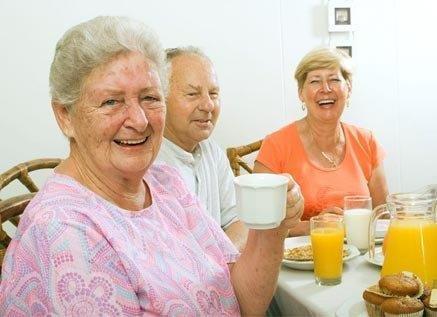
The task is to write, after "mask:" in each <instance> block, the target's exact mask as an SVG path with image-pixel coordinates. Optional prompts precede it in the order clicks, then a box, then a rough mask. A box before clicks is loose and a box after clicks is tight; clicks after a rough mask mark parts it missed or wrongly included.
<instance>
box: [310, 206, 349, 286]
mask: <svg viewBox="0 0 437 317" xmlns="http://www.w3.org/2000/svg"><path fill="white" fill-rule="evenodd" d="M310 235H311V246H312V249H313V260H314V276H315V279H316V284H318V285H337V284H340V283H341V274H342V271H343V240H344V225H343V217H341V216H339V215H334V214H323V215H319V216H315V217H312V218H311V219H310Z"/></svg>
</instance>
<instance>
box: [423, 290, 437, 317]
mask: <svg viewBox="0 0 437 317" xmlns="http://www.w3.org/2000/svg"><path fill="white" fill-rule="evenodd" d="M432 294H433V301H432V302H431V290H429V291H427V292H425V293H424V296H423V298H422V302H423V305H424V306H425V316H427V317H437V302H434V298H436V301H437V289H433V290H432ZM434 294H435V295H434Z"/></svg>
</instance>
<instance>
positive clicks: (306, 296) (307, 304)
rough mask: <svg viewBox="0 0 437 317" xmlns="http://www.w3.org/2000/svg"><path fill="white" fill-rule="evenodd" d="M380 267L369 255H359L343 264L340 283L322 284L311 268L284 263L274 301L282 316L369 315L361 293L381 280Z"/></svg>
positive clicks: (343, 316) (340, 316)
mask: <svg viewBox="0 0 437 317" xmlns="http://www.w3.org/2000/svg"><path fill="white" fill-rule="evenodd" d="M380 269H381V267H380V266H379V265H376V264H375V263H373V262H372V261H370V260H369V258H368V255H367V254H364V255H358V256H356V257H354V258H352V259H350V260H348V261H345V262H344V263H343V273H342V281H341V283H340V284H338V285H334V286H320V285H317V284H316V283H315V279H314V272H313V271H312V270H302V269H295V268H289V267H287V266H285V265H282V267H281V269H280V272H279V277H278V286H277V290H276V293H275V301H276V304H277V306H278V308H279V310H280V314H281V316H302V317H307V316H337V317H346V316H353V317H358V316H367V313H366V310H365V304H364V301H363V299H362V294H363V291H364V290H365V289H366V288H367V287H369V286H370V285H373V284H376V283H377V282H378V280H379V277H380Z"/></svg>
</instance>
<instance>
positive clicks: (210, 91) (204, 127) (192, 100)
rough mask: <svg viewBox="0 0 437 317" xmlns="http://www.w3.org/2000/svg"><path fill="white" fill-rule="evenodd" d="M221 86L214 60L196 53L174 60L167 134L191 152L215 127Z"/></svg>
mask: <svg viewBox="0 0 437 317" xmlns="http://www.w3.org/2000/svg"><path fill="white" fill-rule="evenodd" d="M219 92H220V88H219V85H218V81H217V76H216V73H215V70H214V67H213V66H212V64H211V62H210V61H209V60H207V59H206V58H204V57H201V56H198V55H196V54H185V55H180V56H177V57H174V58H173V59H172V60H171V75H170V89H169V93H168V97H167V117H166V126H165V132H164V135H165V137H166V138H167V139H169V140H170V141H172V142H173V143H176V144H177V145H178V146H180V147H181V148H183V149H184V150H186V151H188V152H192V151H193V150H194V148H195V147H196V146H197V144H198V143H199V142H200V141H203V140H205V139H207V138H208V137H209V136H210V135H211V133H212V131H213V130H214V126H215V123H216V122H217V118H218V116H219V113H220V95H219Z"/></svg>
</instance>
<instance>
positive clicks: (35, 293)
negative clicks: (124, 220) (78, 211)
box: [0, 210, 140, 316]
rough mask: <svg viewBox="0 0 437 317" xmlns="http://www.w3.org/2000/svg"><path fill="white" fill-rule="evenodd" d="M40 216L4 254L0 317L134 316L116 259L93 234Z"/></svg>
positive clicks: (79, 224)
mask: <svg viewBox="0 0 437 317" xmlns="http://www.w3.org/2000/svg"><path fill="white" fill-rule="evenodd" d="M40 214H41V215H42V216H41V217H39V218H38V219H36V220H35V221H34V222H33V223H32V224H30V225H29V226H28V227H27V228H26V230H25V232H24V233H23V234H22V235H21V236H20V237H19V239H16V240H13V242H14V244H13V245H11V247H10V250H8V254H7V259H6V262H5V264H6V267H5V268H4V270H3V280H2V284H1V293H2V294H3V296H4V297H3V298H2V300H1V303H0V315H1V316H9V315H26V316H35V315H59V316H71V315H76V314H78V313H79V312H80V311H81V312H83V313H85V315H88V316H98V315H105V316H115V315H122V314H125V313H126V310H127V311H129V312H130V313H137V314H139V313H140V307H139V304H138V299H137V296H136V294H135V292H134V290H133V288H132V286H131V284H130V281H129V279H128V277H127V274H125V272H124V269H123V266H122V265H121V262H120V259H119V257H118V255H117V253H116V252H115V251H114V250H113V248H112V247H111V245H110V243H109V242H108V241H107V240H106V239H105V237H103V236H102V235H101V234H100V233H99V231H98V230H97V228H94V227H93V226H92V225H90V224H89V223H87V221H86V219H82V221H73V220H72V221H67V220H62V221H60V220H57V219H56V217H55V216H54V214H55V213H54V212H51V211H50V210H47V211H41V212H40Z"/></svg>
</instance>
